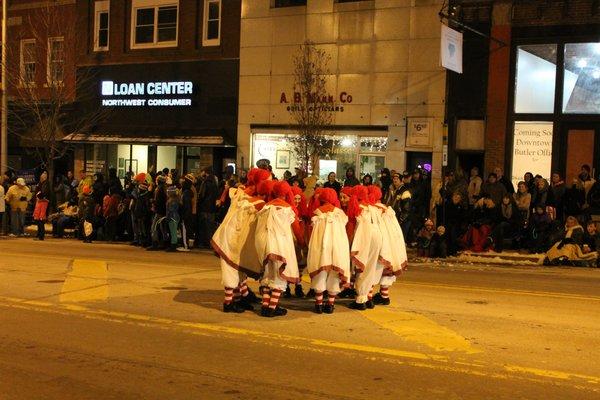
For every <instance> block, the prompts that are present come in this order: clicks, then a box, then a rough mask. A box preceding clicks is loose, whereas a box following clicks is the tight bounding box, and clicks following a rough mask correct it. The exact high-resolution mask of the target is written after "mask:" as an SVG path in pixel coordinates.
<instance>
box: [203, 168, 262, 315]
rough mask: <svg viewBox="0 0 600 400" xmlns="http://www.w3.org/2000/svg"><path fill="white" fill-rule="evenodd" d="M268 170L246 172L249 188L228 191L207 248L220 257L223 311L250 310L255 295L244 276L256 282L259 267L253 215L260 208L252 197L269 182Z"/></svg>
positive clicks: (258, 200)
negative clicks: (226, 205)
mask: <svg viewBox="0 0 600 400" xmlns="http://www.w3.org/2000/svg"><path fill="white" fill-rule="evenodd" d="M270 177H271V174H270V173H269V171H266V170H262V169H257V168H254V169H252V170H250V172H249V173H248V184H249V186H248V187H247V188H245V189H243V188H237V189H235V188H232V189H230V190H229V196H230V198H231V206H230V207H229V210H228V212H227V214H226V215H225V218H224V219H223V222H222V223H221V225H219V228H217V230H216V231H215V234H214V235H213V237H212V240H211V245H212V247H213V249H214V250H215V252H216V253H217V254H218V255H219V257H220V258H221V278H222V283H223V286H224V287H225V299H224V301H223V311H224V312H235V313H242V312H244V311H245V310H252V309H253V307H252V304H251V302H252V301H254V300H255V299H256V296H254V294H253V293H252V292H251V291H250V290H249V289H248V285H247V281H246V278H247V275H248V276H250V277H253V278H255V279H258V278H259V277H260V275H261V273H262V265H261V262H260V260H259V257H258V254H257V253H256V247H255V245H254V236H255V235H254V233H255V229H256V215H257V213H258V211H259V210H260V209H261V208H262V207H263V206H264V204H265V202H264V200H263V199H262V198H260V197H256V196H254V194H255V192H256V187H257V185H258V184H259V183H260V182H262V181H264V180H267V179H270Z"/></svg>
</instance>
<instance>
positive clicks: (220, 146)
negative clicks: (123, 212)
mask: <svg viewBox="0 0 600 400" xmlns="http://www.w3.org/2000/svg"><path fill="white" fill-rule="evenodd" d="M240 9H241V5H240V1H239V0H227V1H224V0H200V1H183V0H127V1H115V0H110V1H109V0H96V1H93V0H78V1H77V17H78V26H79V27H80V28H79V29H80V32H81V33H82V35H81V41H82V42H83V43H84V45H83V46H81V47H80V51H79V53H78V57H77V58H78V59H77V71H78V85H79V87H80V91H79V92H78V93H79V95H78V103H79V105H80V111H81V112H82V113H84V114H85V113H89V112H93V111H94V110H100V111H101V112H102V115H101V116H100V118H99V121H98V123H97V124H94V125H93V126H90V127H89V129H86V130H84V131H81V132H76V133H74V134H72V135H70V136H69V137H67V139H66V140H67V141H68V142H70V143H73V144H74V145H75V146H76V153H75V159H76V167H75V168H76V169H78V170H79V169H85V170H87V171H88V172H94V171H102V170H104V171H105V170H106V169H108V168H110V167H114V168H117V169H118V173H119V175H121V176H122V175H123V174H124V173H126V172H128V171H132V172H133V173H138V172H146V171H149V170H150V169H152V168H153V169H155V170H156V169H163V168H169V169H177V170H179V171H180V172H181V171H186V172H199V169H200V168H203V167H205V166H213V167H214V169H215V170H216V171H217V172H220V171H222V170H223V169H224V167H225V166H226V165H227V164H229V163H233V162H235V149H234V146H235V144H236V128H237V96H238V76H239V42H240Z"/></svg>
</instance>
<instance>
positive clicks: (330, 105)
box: [279, 92, 353, 112]
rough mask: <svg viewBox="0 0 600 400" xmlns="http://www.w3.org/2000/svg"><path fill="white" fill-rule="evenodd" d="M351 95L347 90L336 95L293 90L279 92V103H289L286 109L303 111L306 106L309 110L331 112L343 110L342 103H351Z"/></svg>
mask: <svg viewBox="0 0 600 400" xmlns="http://www.w3.org/2000/svg"><path fill="white" fill-rule="evenodd" d="M352 100H353V98H352V95H351V94H349V93H348V92H340V94H339V95H338V96H334V95H332V94H324V95H317V94H315V93H305V94H304V95H303V94H302V93H300V92H294V93H292V95H291V96H288V95H287V94H286V93H285V92H281V96H280V97H279V103H280V104H290V105H288V106H287V110H288V111H303V110H304V109H305V107H308V109H309V111H313V110H314V109H322V110H325V111H332V112H343V111H344V105H345V104H350V103H352Z"/></svg>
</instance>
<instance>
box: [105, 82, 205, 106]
mask: <svg viewBox="0 0 600 400" xmlns="http://www.w3.org/2000/svg"><path fill="white" fill-rule="evenodd" d="M193 94H194V84H193V82H189V81H179V82H122V83H116V82H113V81H102V82H101V85H100V95H101V98H102V105H103V106H105V107H146V106H149V107H189V106H191V105H192V96H193Z"/></svg>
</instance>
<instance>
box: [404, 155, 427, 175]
mask: <svg viewBox="0 0 600 400" xmlns="http://www.w3.org/2000/svg"><path fill="white" fill-rule="evenodd" d="M417 168H422V169H426V170H427V171H429V172H430V173H431V153H429V152H422V151H407V152H406V170H407V171H408V172H409V173H412V172H413V171H414V170H415V169H417Z"/></svg>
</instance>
